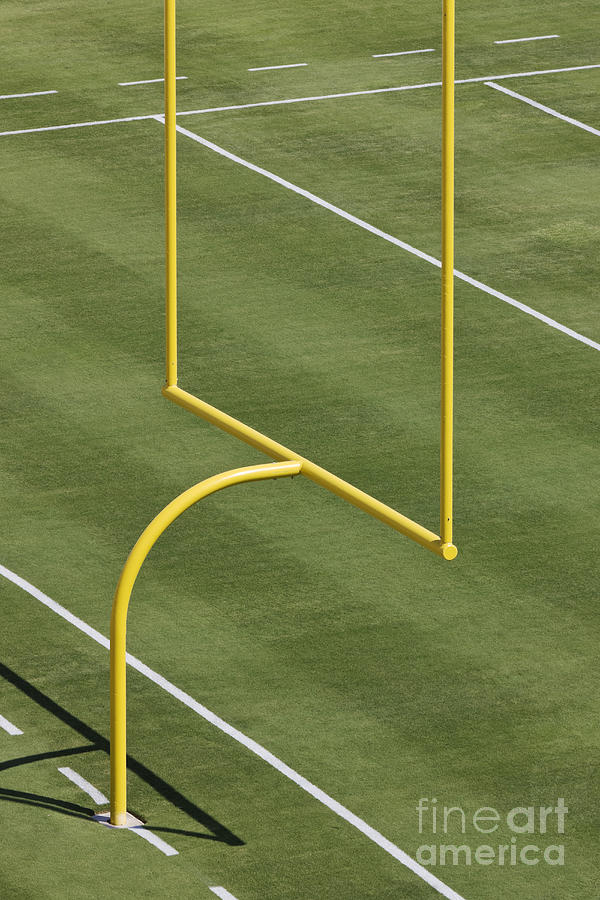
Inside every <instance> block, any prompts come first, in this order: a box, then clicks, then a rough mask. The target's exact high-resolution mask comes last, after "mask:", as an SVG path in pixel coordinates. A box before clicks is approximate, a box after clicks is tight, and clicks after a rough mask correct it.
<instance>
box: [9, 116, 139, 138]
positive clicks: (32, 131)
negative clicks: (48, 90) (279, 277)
mask: <svg viewBox="0 0 600 900" xmlns="http://www.w3.org/2000/svg"><path fill="white" fill-rule="evenodd" d="M155 118H156V115H155V114H154V115H149V116H126V117H125V118H123V119H98V120H97V121H95V122H73V123H71V124H69V125H44V126H43V127H42V128H19V129H18V130H16V131H0V137H9V136H10V135H12V134H36V133H37V132H40V131H65V130H66V129H68V128H90V127H91V126H92V125H115V124H117V123H119V124H120V123H121V122H141V121H142V120H143V119H155Z"/></svg>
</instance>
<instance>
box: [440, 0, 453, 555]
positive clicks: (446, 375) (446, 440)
mask: <svg viewBox="0 0 600 900" xmlns="http://www.w3.org/2000/svg"><path fill="white" fill-rule="evenodd" d="M454 10H455V0H443V10H442V18H443V25H442V360H441V369H442V379H441V380H442V384H441V428H440V535H441V539H442V542H443V543H447V544H451V543H452V420H453V405H454V400H453V380H454V56H455V37H454V32H455V24H454V19H455V15H454Z"/></svg>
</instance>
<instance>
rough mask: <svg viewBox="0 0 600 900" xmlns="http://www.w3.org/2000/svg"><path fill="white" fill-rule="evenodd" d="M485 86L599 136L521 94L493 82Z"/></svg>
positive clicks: (582, 124)
mask: <svg viewBox="0 0 600 900" xmlns="http://www.w3.org/2000/svg"><path fill="white" fill-rule="evenodd" d="M485 85H486V87H491V88H495V90H497V91H502V93H503V94H508V96H509V97H514V98H515V99H516V100H522V101H523V103H528V104H529V106H534V107H535V108H536V109H541V110H542V112H545V113H548V115H549V116H554V117H555V118H556V119H562V121H563V122H569V124H570V125H576V126H577V128H583V130H584V131H589V132H590V134H596V135H600V130H598V128H592V126H591V125H586V124H585V123H584V122H580V121H579V119H572V118H571V117H570V116H563V114H562V113H559V112H557V111H556V110H555V109H552V108H551V107H550V106H544V105H543V104H542V103H537V101H536V100H531V99H530V98H529V97H524V96H523V94H517V92H516V91H509V89H508V88H505V87H503V86H502V85H500V84H494V82H493V81H486V82H485Z"/></svg>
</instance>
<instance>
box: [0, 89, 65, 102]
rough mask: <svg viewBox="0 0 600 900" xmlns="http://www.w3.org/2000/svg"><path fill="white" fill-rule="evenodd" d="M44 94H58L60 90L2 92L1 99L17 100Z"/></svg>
mask: <svg viewBox="0 0 600 900" xmlns="http://www.w3.org/2000/svg"><path fill="white" fill-rule="evenodd" d="M44 94H58V91H31V92H30V93H29V94H0V100H17V99H18V98H19V97H42V96H43V95H44Z"/></svg>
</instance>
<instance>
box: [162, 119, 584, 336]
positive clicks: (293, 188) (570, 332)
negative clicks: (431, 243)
mask: <svg viewBox="0 0 600 900" xmlns="http://www.w3.org/2000/svg"><path fill="white" fill-rule="evenodd" d="M156 119H157V121H158V122H160V123H161V124H163V123H164V119H163V118H162V117H161V116H156ZM177 131H179V132H180V134H184V135H186V137H189V138H191V140H193V141H196V143H198V144H202V146H203V147H207V148H208V149H209V150H213V151H214V152H215V153H218V154H219V155H220V156H224V157H226V158H227V159H230V160H231V161H232V162H235V163H237V164H238V165H240V166H244V168H246V169H250V170H251V171H252V172H256V173H257V174H258V175H263V176H264V177H265V178H268V179H269V180H270V181H274V182H275V183H276V184H279V185H281V186H282V187H284V188H287V189H288V190H290V191H293V192H294V193H295V194H299V195H300V196H301V197H305V198H306V199H307V200H310V201H311V202H312V203H316V204H317V205H318V206H322V207H323V208H324V209H328V210H329V211H330V212H332V213H335V215H336V216H340V217H341V218H342V219H346V221H348V222H352V224H353V225H358V226H359V228H364V229H365V231H369V232H371V234H374V235H376V236H377V237H380V238H383V240H385V241H389V243H390V244H394V245H395V246H396V247H400V248H401V249H402V250H406V251H407V252H408V253H412V255H413V256H418V257H419V258H420V259H424V260H425V261H426V262H428V263H431V264H432V265H434V266H437V267H438V268H441V265H442V264H441V262H440V260H439V259H436V257H435V256H431V255H430V254H429V253H424V252H423V251H422V250H419V249H417V247H413V246H412V245H411V244H407V243H406V241H401V240H399V238H396V237H394V236H393V235H391V234H388V233H387V232H386V231H382V230H381V229H380V228H376V227H375V226H374V225H371V224H369V222H365V220H364V219H359V218H358V217H357V216H353V215H352V214H351V213H349V212H346V211H345V210H344V209H340V207H339V206H334V205H333V203H329V202H328V201H327V200H323V198H322V197H318V196H317V195H316V194H313V193H311V192H310V191H305V190H304V188H301V187H298V185H296V184H292V182H291V181H286V179H285V178H280V177H279V175H275V174H274V173H273V172H269V171H268V169H263V168H261V167H260V166H255V165H254V163H251V162H248V161H247V160H245V159H242V157H241V156H236V154H235V153H230V152H229V150H225V149H224V148H223V147H219V145H218V144H213V143H212V141H207V140H206V138H203V137H200V135H198V134H195V133H194V132H193V131H188V129H187V128H183V127H182V126H181V125H177ZM454 274H455V276H456V277H457V278H460V279H461V280H462V281H465V282H466V283H467V284H470V285H472V286H473V287H476V288H478V289H479V290H480V291H484V292H485V293H486V294H489V295H490V296H492V297H496V298H497V299H498V300H503V301H504V303H508V304H510V306H514V307H516V308H517V309H520V310H521V311H522V312H524V313H527V315H529V316H533V318H535V319H538V320H539V321H540V322H544V323H545V324H546V325H549V326H550V327H551V328H555V329H556V330H557V331H562V332H563V334H566V335H568V336H569V337H572V338H574V339H575V340H576V341H580V342H581V343H582V344H587V346H588V347H592V348H593V349H594V350H600V344H598V343H596V342H595V341H592V340H591V339H590V338H588V337H585V335H583V334H579V333H578V332H577V331H573V330H572V329H571V328H567V327H566V325H561V323H560V322H557V321H556V320H555V319H551V318H550V317H549V316H546V315H544V313H540V312H538V311H537V310H536V309H533V308H532V307H531V306H526V304H524V303H520V302H519V301H518V300H514V299H513V298H512V297H509V296H508V295H507V294H503V293H502V292H501V291H496V290H494V288H491V287H489V285H487V284H484V283H483V282H482V281H477V279H475V278H471V276H470V275H465V273H464V272H461V271H459V270H458V269H455V270H454Z"/></svg>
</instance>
